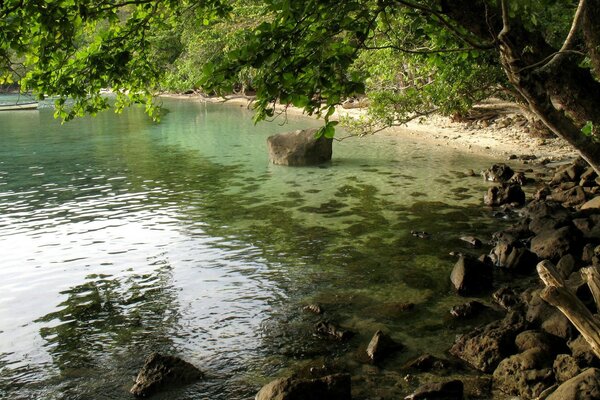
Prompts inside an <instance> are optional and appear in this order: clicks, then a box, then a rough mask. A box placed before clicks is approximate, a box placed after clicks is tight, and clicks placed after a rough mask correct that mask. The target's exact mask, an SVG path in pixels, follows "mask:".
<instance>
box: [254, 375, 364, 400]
mask: <svg viewBox="0 0 600 400" xmlns="http://www.w3.org/2000/svg"><path fill="white" fill-rule="evenodd" d="M350 389H351V381H350V375H349V374H335V375H328V376H325V377H323V378H319V379H294V378H280V379H276V380H274V381H272V382H270V383H267V384H266V385H265V386H263V387H262V389H260V391H259V392H258V393H257V394H256V398H255V400H325V399H327V400H351V398H352V396H351V393H350Z"/></svg>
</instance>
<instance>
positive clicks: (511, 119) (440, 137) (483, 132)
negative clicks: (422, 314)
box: [163, 94, 577, 161]
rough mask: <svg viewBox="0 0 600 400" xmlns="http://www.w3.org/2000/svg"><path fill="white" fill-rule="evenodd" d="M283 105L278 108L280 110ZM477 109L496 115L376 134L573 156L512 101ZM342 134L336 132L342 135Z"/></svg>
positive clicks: (504, 154)
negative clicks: (529, 125)
mask: <svg viewBox="0 0 600 400" xmlns="http://www.w3.org/2000/svg"><path fill="white" fill-rule="evenodd" d="M163 97H169V98H177V99H187V100H190V101H199V102H211V103H225V104H239V105H240V106H244V107H249V108H251V107H252V101H251V100H249V99H247V98H244V97H231V98H225V99H224V98H221V97H203V96H200V95H197V94H191V95H184V94H181V95H179V94H168V95H163ZM283 108H284V107H283V106H282V107H281V110H283ZM478 109H480V110H481V109H483V110H485V109H493V113H494V114H496V115H497V116H496V118H494V119H493V120H492V121H487V122H484V121H478V122H477V121H473V122H467V123H465V122H453V121H451V119H450V118H448V117H444V116H441V115H435V114H434V115H430V116H427V117H423V118H419V119H415V120H413V121H411V122H408V123H407V124H404V125H402V126H393V127H390V128H387V129H384V130H382V131H380V132H378V133H376V135H393V136H398V137H406V138H411V139H412V140H418V141H423V142H427V143H431V145H432V146H446V147H450V148H454V149H456V150H458V151H465V152H469V153H479V154H487V155H491V156H494V157H498V158H507V159H508V158H509V157H511V156H512V158H515V156H516V157H518V158H523V157H525V158H527V157H528V156H535V157H536V158H537V159H538V160H544V159H547V160H550V161H561V160H565V159H572V158H575V157H577V152H576V151H575V150H573V149H572V147H570V146H569V144H568V143H567V142H565V141H564V140H562V139H560V138H556V137H555V138H540V137H533V136H532V135H531V134H530V133H528V132H527V131H526V129H525V127H524V126H523V125H522V124H521V123H520V121H521V117H520V115H521V113H520V111H519V108H518V107H517V106H516V105H514V104H512V103H502V102H500V101H497V100H490V101H489V102H486V103H483V104H481V105H478ZM285 112H287V113H288V114H294V115H298V114H302V110H301V109H298V108H295V107H287V108H286V109H285ZM366 112H367V110H366V108H352V109H345V108H343V107H341V106H339V107H338V108H337V111H336V113H335V114H334V115H333V116H332V119H336V118H340V117H352V118H358V117H360V116H362V115H365V114H366ZM343 137H344V135H343V134H340V135H338V138H343Z"/></svg>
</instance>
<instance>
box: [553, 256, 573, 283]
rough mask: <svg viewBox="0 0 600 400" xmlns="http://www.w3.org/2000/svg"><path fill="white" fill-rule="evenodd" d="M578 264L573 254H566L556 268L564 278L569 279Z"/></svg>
mask: <svg viewBox="0 0 600 400" xmlns="http://www.w3.org/2000/svg"><path fill="white" fill-rule="evenodd" d="M576 265H577V260H575V257H573V255H572V254H565V255H564V256H562V257H561V258H560V260H558V263H557V264H556V270H557V271H558V273H559V274H560V276H562V278H563V279H565V280H567V279H569V276H570V275H571V273H572V272H573V271H574V270H575V266H576Z"/></svg>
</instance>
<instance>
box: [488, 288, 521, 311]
mask: <svg viewBox="0 0 600 400" xmlns="http://www.w3.org/2000/svg"><path fill="white" fill-rule="evenodd" d="M492 299H493V300H494V302H495V303H496V304H498V305H499V306H500V307H502V308H504V309H505V310H507V311H508V310H511V309H513V308H514V307H516V306H518V305H520V304H521V299H520V298H519V296H518V295H517V293H516V292H515V291H514V290H513V289H511V288H507V287H503V288H500V289H498V290H496V291H495V292H494V293H492Z"/></svg>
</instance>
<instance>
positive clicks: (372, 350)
mask: <svg viewBox="0 0 600 400" xmlns="http://www.w3.org/2000/svg"><path fill="white" fill-rule="evenodd" d="M401 348H402V345H401V344H400V343H397V342H395V341H394V339H392V338H391V337H390V336H389V335H386V334H385V333H383V332H382V331H377V332H375V334H374V335H373V338H372V339H371V341H370V342H369V346H368V347H367V356H368V357H369V359H370V360H371V362H372V363H373V364H377V363H379V362H381V361H383V359H384V358H386V357H388V356H389V355H390V354H391V353H393V352H395V351H398V350H400V349H401Z"/></svg>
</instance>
